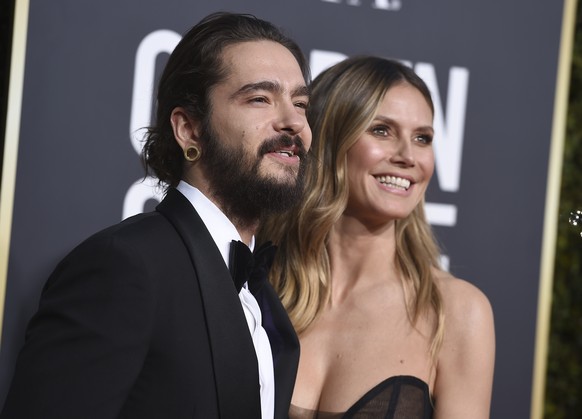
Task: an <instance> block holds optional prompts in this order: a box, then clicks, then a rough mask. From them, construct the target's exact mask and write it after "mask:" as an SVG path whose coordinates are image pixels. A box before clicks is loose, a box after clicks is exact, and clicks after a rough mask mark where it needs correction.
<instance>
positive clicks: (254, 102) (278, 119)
mask: <svg viewBox="0 0 582 419" xmlns="http://www.w3.org/2000/svg"><path fill="white" fill-rule="evenodd" d="M222 61H223V65H224V67H225V68H226V73H227V77H226V78H225V80H223V81H222V82H220V83H218V84H217V85H216V86H215V87H214V88H213V89H212V91H211V93H210V112H211V114H210V120H209V126H208V127H206V130H205V132H204V133H203V135H202V136H203V141H202V145H203V158H202V159H201V164H202V165H203V166H204V171H205V174H206V178H207V181H208V185H209V192H210V194H211V195H212V196H213V197H214V198H215V199H216V201H218V203H219V205H221V206H222V207H223V208H222V209H223V210H224V211H225V212H226V214H227V215H229V216H235V217H237V218H239V219H242V220H247V221H251V220H253V219H256V218H257V217H258V216H260V214H261V213H262V212H264V211H277V210H283V209H286V208H288V207H289V205H291V204H292V203H293V202H294V201H295V200H296V199H297V198H298V196H299V194H300V191H301V187H302V185H301V178H302V175H301V172H303V170H304V166H305V161H306V151H307V150H308V149H309V146H310V145H311V130H310V128H309V125H308V124H307V119H306V116H305V110H306V107H307V103H308V95H307V87H306V85H305V81H304V79H303V75H302V73H301V70H300V68H299V65H298V64H297V61H296V60H295V57H294V56H293V54H291V52H289V50H287V49H286V48H285V47H283V46H282V45H280V44H278V43H275V42H271V41H256V42H244V43H239V44H234V45H231V46H229V47H226V48H225V50H224V51H223V54H222Z"/></svg>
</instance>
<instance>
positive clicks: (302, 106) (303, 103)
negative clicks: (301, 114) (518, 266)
mask: <svg viewBox="0 0 582 419" xmlns="http://www.w3.org/2000/svg"><path fill="white" fill-rule="evenodd" d="M295 106H297V107H298V108H301V109H307V102H295Z"/></svg>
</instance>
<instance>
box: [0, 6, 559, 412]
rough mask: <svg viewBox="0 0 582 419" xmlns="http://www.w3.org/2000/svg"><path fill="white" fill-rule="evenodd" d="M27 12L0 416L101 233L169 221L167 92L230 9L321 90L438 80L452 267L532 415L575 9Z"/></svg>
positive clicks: (520, 403) (442, 209) (520, 404)
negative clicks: (71, 257) (194, 43)
mask: <svg viewBox="0 0 582 419" xmlns="http://www.w3.org/2000/svg"><path fill="white" fill-rule="evenodd" d="M20 1H21V0H17V7H18V3H19V2H20ZM27 3H28V7H29V10H28V19H27V25H26V28H25V29H24V31H25V33H26V36H27V44H26V55H25V58H26V62H25V66H24V83H23V91H22V110H21V114H20V115H21V123H20V130H19V136H18V138H16V139H15V138H7V140H6V141H7V144H9V142H13V141H17V144H18V153H17V159H16V162H14V164H16V168H17V169H16V172H15V176H14V179H13V180H10V179H8V180H10V181H12V182H13V183H14V194H13V196H12V197H10V199H12V200H13V206H12V208H13V212H12V217H11V219H10V220H8V221H7V220H6V219H4V221H3V222H4V223H5V225H6V223H8V224H9V225H10V226H11V230H10V231H11V235H10V240H9V246H8V248H7V249H0V250H1V251H2V252H5V253H6V255H7V261H8V262H7V267H6V272H7V274H6V276H5V278H0V280H3V282H4V283H3V284H0V286H4V287H5V290H6V291H5V302H4V306H3V313H4V316H3V325H2V341H1V352H0V405H1V404H2V403H3V400H4V397H5V393H6V391H7V387H8V384H9V381H10V378H11V375H12V368H13V364H14V361H15V358H16V355H17V352H18V349H19V347H20V345H21V344H22V342H23V340H24V330H25V327H26V323H27V321H28V320H29V318H30V316H31V315H32V314H33V312H34V311H35V308H36V306H37V304H38V298H39V294H40V290H41V288H42V286H43V284H44V282H45V280H46V278H47V277H48V274H49V273H50V271H51V270H52V269H53V268H54V266H55V264H56V263H57V262H58V261H59V260H60V259H61V258H62V257H63V256H64V255H65V254H66V253H67V252H68V251H69V250H70V249H71V248H72V247H74V246H75V245H76V244H78V243H79V242H80V241H81V240H82V239H84V238H86V237H87V236H89V235H90V234H91V233H93V232H95V231H97V230H99V229H101V228H103V227H105V226H107V225H110V224H113V223H115V222H118V221H119V220H121V219H123V218H125V217H127V216H130V215H133V214H135V213H138V212H142V211H147V210H150V209H152V208H153V207H154V206H155V203H156V202H157V200H158V199H159V196H157V195H156V191H155V190H154V189H153V188H151V186H150V180H148V179H145V180H144V178H143V176H144V174H143V169H142V167H141V163H140V159H139V152H140V141H139V140H140V138H141V136H140V133H141V131H140V128H143V127H145V126H147V125H149V123H150V120H151V117H152V111H153V108H154V106H155V101H154V100H153V96H152V93H153V90H154V86H155V82H156V80H157V77H158V76H159V74H160V72H161V70H162V68H163V65H164V64H165V62H166V59H167V56H168V53H169V52H171V51H172V49H173V48H174V46H175V45H176V43H177V42H178V41H179V39H180V37H181V34H183V33H185V32H186V31H187V30H188V29H189V28H190V27H191V26H192V25H194V24H195V23H196V22H198V21H199V20H200V19H201V18H202V17H204V16H205V15H207V14H208V13H211V12H214V11H217V10H228V11H235V12H246V13H252V14H255V15H257V16H258V17H261V18H263V19H266V20H269V21H272V22H274V23H275V24H277V25H278V26H280V27H282V28H283V29H284V31H285V32H286V33H287V34H289V35H291V37H293V38H294V39H295V40H297V41H298V43H299V44H300V46H301V47H302V48H303V50H304V52H305V55H306V56H307V57H308V59H309V62H310V65H311V69H312V75H313V77H315V76H316V75H317V74H318V73H319V72H320V71H321V70H323V69H324V68H326V67H327V66H329V65H331V64H333V63H335V62H337V61H339V60H342V59H343V58H345V57H348V56H352V55H356V54H375V55H380V56H384V57H390V58H396V59H399V60H402V61H405V62H406V63H408V64H409V65H410V66H411V67H412V68H414V70H416V72H417V73H418V74H419V75H420V76H421V77H422V78H423V79H424V80H425V81H426V82H427V84H428V85H429V87H430V89H431V92H432V94H433V99H434V102H435V120H434V125H435V130H436V136H435V141H434V148H435V155H436V170H435V176H434V178H433V181H432V184H431V186H430V188H429V192H428V197H427V201H428V204H427V212H428V217H429V220H430V222H431V223H432V225H433V226H434V228H435V230H436V233H437V235H438V237H439V240H440V242H441V243H442V245H443V249H444V254H443V261H444V262H445V264H446V265H447V266H448V269H449V270H450V271H451V272H453V273H454V274H455V275H457V276H459V277H461V278H465V279H467V280H468V281H471V282H472V283H474V284H475V285H477V286H478V287H479V288H480V289H482V290H483V291H484V292H485V293H486V294H487V295H488V297H489V298H490V300H491V303H492V305H493V310H494V313H495V319H496V336H497V357H496V369H495V383H494V393H493V405H492V417H494V418H508V419H509V418H512V419H513V418H527V417H529V416H530V414H531V412H530V409H531V408H530V405H531V398H532V383H533V375H534V373H533V371H534V353H535V347H536V342H535V341H536V321H537V315H538V290H539V284H540V277H541V276H540V261H541V258H542V241H543V224H544V211H545V202H546V193H547V188H546V184H547V177H548V165H549V152H550V149H551V145H552V138H553V137H552V127H553V124H554V122H555V121H554V117H553V111H554V106H555V92H556V86H557V83H558V65H559V52H560V45H561V33H562V26H563V8H564V6H565V2H563V1H542V0H537V1H531V0H513V1H511V2H486V1H478V0H431V1H423V0H246V1H244V2H242V1H236V0H204V1H202V0H198V1H186V0H166V1H163V2H162V1H155V0H115V1H113V0H103V1H99V2H97V1H88V0H53V1H50V2H46V1H41V0H29V1H27ZM22 29H23V28H21V27H20V26H19V27H15V30H22ZM5 164H6V163H5ZM1 215H2V214H0V216H1ZM4 217H5V215H4ZM0 309H2V307H1V306H0Z"/></svg>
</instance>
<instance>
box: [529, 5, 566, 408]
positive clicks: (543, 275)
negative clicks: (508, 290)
mask: <svg viewBox="0 0 582 419" xmlns="http://www.w3.org/2000/svg"><path fill="white" fill-rule="evenodd" d="M576 6H577V0H565V1H564V11H563V17H562V34H561V41H560V53H559V54H560V55H559V58H558V60H559V61H558V71H557V80H556V93H555V98H554V115H553V125H552V139H551V140H552V143H551V147H550V159H549V167H548V180H547V185H546V208H545V216H544V229H543V241H542V258H541V266H540V285H539V294H538V315H537V325H536V341H535V353H534V366H533V368H534V369H533V388H532V398H531V419H542V418H543V415H544V396H545V387H546V374H547V358H548V346H549V345H548V339H549V334H550V317H551V308H552V288H553V279H554V265H555V256H556V238H557V234H558V211H559V204H560V183H561V178H562V163H563V156H564V141H565V132H566V118H567V112H568V89H569V86H570V67H571V62H572V49H573V44H574V28H575V22H576Z"/></svg>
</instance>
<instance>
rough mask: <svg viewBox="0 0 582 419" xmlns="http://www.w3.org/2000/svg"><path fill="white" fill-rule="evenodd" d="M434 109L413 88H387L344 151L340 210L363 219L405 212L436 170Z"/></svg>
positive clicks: (383, 219)
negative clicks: (345, 190) (344, 194)
mask: <svg viewBox="0 0 582 419" xmlns="http://www.w3.org/2000/svg"><path fill="white" fill-rule="evenodd" d="M432 119H433V115H432V111H431V109H430V106H429V105H428V103H427V101H426V99H425V98H424V96H423V95H422V93H420V91H418V90H417V89H416V88H415V87H414V86H412V85H410V84H407V83H400V84H397V85H395V86H393V87H391V88H390V89H389V90H388V91H387V92H386V94H385V96H384V98H383V99H382V101H381V102H380V105H379V107H378V110H377V113H376V115H375V116H374V119H373V120H372V122H371V124H370V126H369V127H368V128H367V129H366V131H365V132H363V133H362V135H361V136H360V138H359V139H358V140H357V142H356V143H355V144H354V145H353V146H352V147H351V148H350V149H349V151H348V153H347V170H348V184H349V191H350V195H349V198H348V205H347V208H346V211H345V212H344V214H345V215H346V216H350V217H355V218H358V219H360V220H362V221H363V222H365V223H384V222H386V221H389V220H394V219H401V218H405V217H406V216H408V215H409V214H410V213H411V212H412V210H413V209H414V208H415V207H416V206H417V205H418V203H419V202H420V200H421V199H422V197H423V196H424V193H425V191H426V188H427V186H428V182H429V181H430V178H431V176H432V173H433V171H434V154H433V148H432V138H433V135H434V131H433V128H432Z"/></svg>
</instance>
